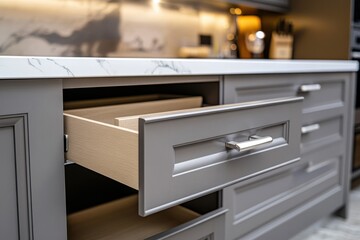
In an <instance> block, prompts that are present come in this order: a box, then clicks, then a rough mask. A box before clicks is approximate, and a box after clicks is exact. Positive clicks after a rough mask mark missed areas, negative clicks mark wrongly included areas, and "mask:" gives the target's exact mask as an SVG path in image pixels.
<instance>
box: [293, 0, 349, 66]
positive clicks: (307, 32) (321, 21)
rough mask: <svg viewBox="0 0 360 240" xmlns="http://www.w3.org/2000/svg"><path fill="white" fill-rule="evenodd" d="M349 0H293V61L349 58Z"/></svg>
mask: <svg viewBox="0 0 360 240" xmlns="http://www.w3.org/2000/svg"><path fill="white" fill-rule="evenodd" d="M350 6H351V1H350V0H292V1H291V11H290V13H289V14H288V15H287V18H288V19H289V20H291V21H292V22H293V23H294V26H295V30H296V35H295V49H294V57H295V58H296V59H349V56H350V55H349V53H350V27H351V26H350V22H351V17H350Z"/></svg>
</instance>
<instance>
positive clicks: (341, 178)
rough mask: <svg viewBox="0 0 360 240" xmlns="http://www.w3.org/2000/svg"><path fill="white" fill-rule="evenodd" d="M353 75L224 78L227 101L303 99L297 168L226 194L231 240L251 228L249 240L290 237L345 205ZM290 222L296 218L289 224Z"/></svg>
mask: <svg viewBox="0 0 360 240" xmlns="http://www.w3.org/2000/svg"><path fill="white" fill-rule="evenodd" d="M353 77H354V76H351V75H348V74H298V75H279V76H270V75H268V76H229V77H225V81H224V90H225V92H226V93H227V94H224V98H225V100H224V103H232V102H241V101H249V100H252V101H254V100H262V99H268V98H272V97H285V96H287V97H290V96H303V97H304V104H303V108H302V116H301V122H302V124H301V125H302V127H301V129H300V131H301V134H302V137H301V143H300V150H301V161H300V162H299V164H298V166H297V167H294V168H293V169H292V170H291V171H288V172H283V173H281V174H277V175H274V176H271V177H267V178H265V179H262V180H260V181H254V182H251V183H250V184H249V185H244V184H243V183H241V184H238V186H236V185H234V186H231V187H229V188H227V189H225V190H224V192H225V194H224V206H228V207H229V209H230V211H229V213H230V214H228V215H227V216H228V218H227V221H228V223H227V224H226V226H229V228H228V229H227V231H226V233H228V234H229V236H230V238H229V239H235V238H238V237H239V236H242V235H244V234H245V233H246V232H247V229H256V230H255V231H254V232H253V233H249V235H248V236H247V237H249V236H251V237H250V238H255V236H256V237H259V236H261V238H264V239H278V238H284V239H287V238H289V237H291V235H292V234H293V232H292V231H294V227H293V226H292V225H293V224H294V222H297V221H298V222H297V224H296V225H298V226H300V225H302V226H305V225H306V224H311V222H313V221H314V220H315V219H317V218H319V217H321V216H324V215H326V214H328V213H330V212H332V211H335V210H336V209H337V208H339V207H341V206H342V205H343V203H344V202H346V201H347V196H348V188H349V184H348V183H349V163H350V161H349V159H350V156H351V140H350V139H352V131H351V126H352V121H353V119H352V117H351V116H353V110H352V100H353V97H354V96H353V94H354V93H353V92H352V90H351V89H353V88H354V82H353ZM269 189H271V191H269ZM246 199H247V200H246ZM250 199H257V200H256V201H250ZM319 202H321V205H322V207H320V206H319V205H320V203H319ZM315 209H316V211H315ZM345 212H346V210H345ZM345 212H343V213H342V214H345ZM290 216H291V217H290ZM295 216H296V217H295ZM290 218H293V219H292V220H291V221H289V222H287V221H288V220H289V219H290ZM295 219H298V220H295ZM270 220H271V222H270V223H269V222H268V221H270ZM261 223H264V224H263V225H261ZM230 226H231V227H230ZM235 226H236V227H235ZM280 226H281V227H280ZM286 226H287V227H286ZM277 227H279V229H281V228H282V229H283V228H287V229H288V231H286V234H288V235H287V236H286V237H285V235H284V233H283V232H281V231H278V233H276V230H275V229H276V228H277ZM280 232H281V235H278V234H280Z"/></svg>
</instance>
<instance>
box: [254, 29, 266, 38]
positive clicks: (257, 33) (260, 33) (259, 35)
mask: <svg viewBox="0 0 360 240" xmlns="http://www.w3.org/2000/svg"><path fill="white" fill-rule="evenodd" d="M255 34H256V37H257V38H259V39H264V37H265V33H264V32H263V31H257V32H256V33H255Z"/></svg>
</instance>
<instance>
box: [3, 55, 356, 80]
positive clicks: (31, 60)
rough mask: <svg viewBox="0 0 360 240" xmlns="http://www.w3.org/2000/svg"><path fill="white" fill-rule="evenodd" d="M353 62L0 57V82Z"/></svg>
mask: <svg viewBox="0 0 360 240" xmlns="http://www.w3.org/2000/svg"><path fill="white" fill-rule="evenodd" d="M357 70H358V62H356V61H333V60H230V59H176V58H174V59H170V58H164V59H160V58H159V59H155V58H78V57H16V56H0V79H31V78H75V77H76V78H87V77H123V76H180V75H224V74H266V73H305V72H306V73H309V72H310V73H311V72H312V73H315V72H355V71H357Z"/></svg>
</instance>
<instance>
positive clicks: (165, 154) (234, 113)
mask: <svg viewBox="0 0 360 240" xmlns="http://www.w3.org/2000/svg"><path fill="white" fill-rule="evenodd" d="M301 104H302V98H287V99H276V100H271V101H262V102H253V103H246V104H234V105H223V106H218V107H212V108H204V109H201V110H197V111H195V112H193V113H191V112H185V113H180V114H175V115H163V116H160V117H147V118H144V119H140V125H139V133H140V140H139V147H140V154H139V157H140V174H139V175H140V188H139V189H140V191H139V201H140V202H139V206H140V208H139V213H140V214H141V215H148V214H152V213H154V212H157V211H160V210H163V209H165V208H168V207H170V206H174V205H177V204H179V203H181V202H185V201H187V200H190V199H193V198H195V197H198V196H201V195H205V194H206V193H210V192H213V191H216V190H219V189H221V188H223V187H225V186H228V185H230V184H233V183H236V182H238V181H241V180H244V179H246V178H249V177H253V176H256V175H259V174H261V173H264V172H267V171H270V170H273V169H275V168H279V167H282V166H285V165H288V164H291V163H294V162H296V161H298V160H299V155H300V151H299V141H300V132H299V129H300V111H301V106H302V105H301ZM264 116H266V117H264ZM268 134H270V135H271V134H273V136H272V137H273V138H274V141H273V142H272V143H270V144H268V145H265V146H261V147H258V148H256V149H253V150H249V151H246V152H240V153H239V152H237V151H236V150H229V149H226V148H225V142H227V141H237V142H242V141H247V140H248V138H249V136H252V135H259V136H267V135H268ZM164 192H165V193H166V194H164Z"/></svg>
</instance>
